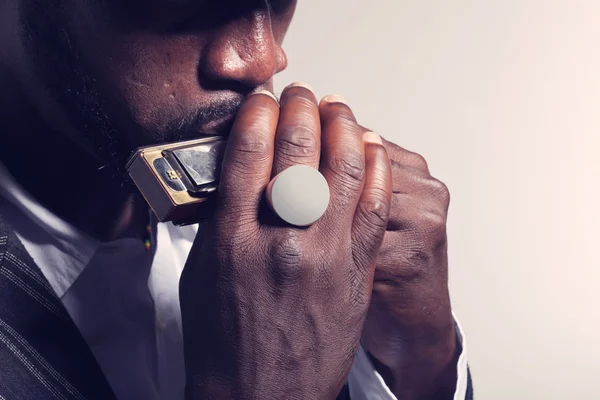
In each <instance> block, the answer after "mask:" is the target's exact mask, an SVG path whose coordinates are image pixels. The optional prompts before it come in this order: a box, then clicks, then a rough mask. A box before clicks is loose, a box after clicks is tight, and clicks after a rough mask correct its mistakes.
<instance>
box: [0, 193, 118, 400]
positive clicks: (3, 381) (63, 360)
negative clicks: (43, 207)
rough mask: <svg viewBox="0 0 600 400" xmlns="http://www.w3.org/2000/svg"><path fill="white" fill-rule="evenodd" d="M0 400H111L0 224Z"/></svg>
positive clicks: (49, 294) (63, 316)
mask: <svg viewBox="0 0 600 400" xmlns="http://www.w3.org/2000/svg"><path fill="white" fill-rule="evenodd" d="M1 206H2V199H0V400H1V399H6V400H9V399H11V400H12V399H17V400H18V399H60V400H71V399H77V400H84V399H89V400H91V399H98V400H100V399H102V400H110V399H115V396H114V394H113V393H112V391H111V389H110V387H109V385H108V383H107V381H106V379H105V378H104V375H103V374H102V372H101V370H100V367H99V366H98V363H97V362H96V360H95V359H94V357H93V355H92V353H91V351H90V350H89V348H88V346H87V344H86V343H85V341H84V339H83V337H82V336H81V334H80V333H79V331H78V329H77V327H76V326H75V324H74V323H73V321H72V320H71V318H70V317H69V315H68V313H67V311H66V309H65V308H64V306H63V305H62V303H61V301H60V299H59V298H58V297H57V296H56V295H55V293H54V291H53V290H52V288H51V287H50V284H49V283H48V281H47V280H46V278H45V277H44V276H43V274H42V273H41V271H40V269H39V268H38V267H37V266H36V265H35V263H34V261H33V260H32V259H31V257H30V256H29V254H27V252H26V251H25V248H24V247H23V245H22V243H21V242H20V240H19V239H18V238H17V236H16V235H15V234H14V232H12V230H11V228H10V227H9V226H8V224H7V223H6V222H5V221H4V219H3V218H2V212H1V210H2V207H1Z"/></svg>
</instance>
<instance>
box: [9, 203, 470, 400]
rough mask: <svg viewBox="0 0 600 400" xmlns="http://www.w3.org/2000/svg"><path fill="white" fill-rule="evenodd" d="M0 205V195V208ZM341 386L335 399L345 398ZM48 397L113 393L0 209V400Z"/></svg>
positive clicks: (105, 398) (107, 398)
mask: <svg viewBox="0 0 600 400" xmlns="http://www.w3.org/2000/svg"><path fill="white" fill-rule="evenodd" d="M1 206H2V199H1V198H0V211H1V209H2V207H1ZM469 381H470V379H469ZM470 386H471V385H470V382H469V393H468V394H467V400H469V399H472V394H471V393H470ZM347 389H348V388H347V386H345V387H344V390H342V392H341V393H340V396H339V397H338V400H343V399H349V395H348V390H347ZM51 399H56V400H113V399H115V400H116V397H115V395H114V394H113V393H112V390H111V389H110V386H109V384H108V382H107V381H106V379H105V377H104V375H103V373H102V371H101V369H100V367H99V365H98V363H97V362H96V360H95V359H94V356H93V355H92V353H91V351H90V349H89V348H88V346H87V344H86V343H85V341H84V339H83V337H82V336H81V334H80V333H79V331H78V329H77V327H76V326H75V324H74V323H73V321H72V320H71V318H70V317H69V315H68V313H67V311H66V309H65V308H64V306H63V305H62V302H61V301H60V299H59V298H58V297H57V296H56V294H55V293H54V291H53V290H52V288H51V287H50V284H49V283H48V281H47V280H46V278H45V277H44V276H43V274H42V273H41V271H40V269H39V268H38V267H37V265H36V264H35V263H34V261H33V260H32V259H31V257H30V256H29V254H28V253H27V252H26V251H25V248H24V247H23V245H22V243H21V242H20V240H19V239H18V238H17V236H16V235H15V234H14V232H13V231H12V230H11V228H10V227H9V226H8V224H7V223H6V221H4V219H3V218H2V213H1V212H0V400H51ZM140 400H143V399H140Z"/></svg>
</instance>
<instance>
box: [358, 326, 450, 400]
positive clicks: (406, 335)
mask: <svg viewBox="0 0 600 400" xmlns="http://www.w3.org/2000/svg"><path fill="white" fill-rule="evenodd" d="M381 339H382V338H381V337H379V339H377V338H376V337H373V336H371V337H369V336H368V335H365V337H363V343H364V346H365V349H366V351H367V354H368V355H369V358H370V359H371V362H372V363H373V366H374V367H375V369H376V370H377V371H378V372H379V374H380V375H381V376H382V378H383V379H384V381H385V382H386V384H387V386H388V387H389V388H390V390H391V391H392V392H393V393H394V394H395V396H396V397H397V398H398V399H399V400H403V399H413V398H418V399H436V400H440V399H452V398H453V396H454V392H455V390H456V381H457V364H458V358H459V356H460V354H461V351H462V348H461V346H460V344H459V342H458V340H457V336H456V328H455V325H454V322H453V321H452V323H451V324H449V326H444V327H441V326H438V327H437V328H435V329H433V328H432V327H426V328H421V329H418V328H416V327H412V329H410V330H403V332H397V333H396V336H394V337H393V338H390V339H388V340H381Z"/></svg>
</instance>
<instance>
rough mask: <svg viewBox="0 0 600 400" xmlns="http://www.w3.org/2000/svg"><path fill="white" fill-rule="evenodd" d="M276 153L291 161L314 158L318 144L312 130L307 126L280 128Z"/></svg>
mask: <svg viewBox="0 0 600 400" xmlns="http://www.w3.org/2000/svg"><path fill="white" fill-rule="evenodd" d="M277 151H278V152H279V153H281V154H283V155H285V156H287V157H290V158H292V159H306V158H314V157H316V155H317V153H318V142H317V138H316V135H315V134H314V130H313V129H312V128H311V127H310V126H308V124H298V125H296V126H291V127H286V128H282V131H281V133H280V135H278V138H277Z"/></svg>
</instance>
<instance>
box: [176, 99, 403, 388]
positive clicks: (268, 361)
mask: <svg viewBox="0 0 600 400" xmlns="http://www.w3.org/2000/svg"><path fill="white" fill-rule="evenodd" d="M362 134H363V129H362V128H361V127H360V126H359V125H358V124H357V123H356V120H355V118H354V116H353V114H352V111H351V110H350V109H349V108H348V106H346V105H345V104H343V103H341V102H336V101H322V102H321V103H320V104H317V100H316V98H315V97H314V94H313V93H312V92H311V91H310V90H308V89H306V88H304V87H290V88H287V89H286V90H285V91H284V92H283V94H282V96H281V107H280V106H279V105H278V104H277V102H276V101H275V100H274V99H273V98H271V97H269V96H268V95H265V94H260V93H258V94H254V95H250V96H248V98H247V99H246V101H245V103H244V104H243V105H242V107H241V108H240V110H239V112H238V115H237V117H236V121H235V123H234V126H233V129H232V131H231V134H230V137H229V140H228V145H227V150H226V153H225V157H224V161H223V168H222V172H221V181H220V187H219V199H218V204H217V208H216V212H215V215H214V218H213V219H212V221H211V222H210V223H209V224H208V226H207V228H206V229H207V230H206V232H204V235H203V237H204V241H202V240H201V239H200V238H198V239H197V240H196V242H195V243H194V246H193V248H192V251H191V253H190V255H189V257H188V260H187V263H186V266H185V269H184V272H183V276H182V279H181V283H180V302H181V310H182V318H183V333H184V349H185V363H186V375H187V387H186V397H187V398H188V399H217V398H219V399H221V398H223V399H234V398H244V399H328V398H330V399H333V398H335V397H336V395H337V394H338V392H339V391H340V389H341V387H342V386H343V384H344V382H345V380H346V377H347V375H348V373H349V371H350V368H351V366H352V363H353V360H354V354H355V352H356V349H357V347H358V343H359V340H360V335H361V332H362V327H363V323H364V318H365V316H366V312H367V309H368V305H369V300H370V296H371V292H372V282H373V274H374V270H375V258H376V256H377V253H378V250H379V248H380V246H381V243H382V240H383V235H384V233H385V229H386V226H387V225H388V216H389V210H390V204H391V197H392V183H391V165H390V161H389V158H388V155H387V153H386V151H385V148H384V147H383V146H382V145H381V144H376V143H365V142H364V141H363V138H362ZM294 164H306V165H310V166H313V167H315V168H320V171H321V173H322V174H323V175H324V176H325V178H326V180H327V182H328V184H329V186H330V190H331V201H330V204H329V208H328V210H327V212H326V213H325V215H324V216H323V217H322V218H321V219H320V220H319V221H317V222H316V223H315V224H313V225H312V226H310V227H308V228H305V229H300V228H296V227H291V226H286V225H284V224H282V223H279V222H278V221H277V220H276V219H275V218H274V217H273V214H272V213H271V212H270V211H269V210H267V209H266V207H265V205H264V204H265V202H264V196H263V192H264V189H265V187H266V186H267V184H268V183H269V181H270V179H271V178H272V177H273V176H275V175H276V174H277V173H279V172H280V171H282V170H284V169H285V168H287V167H289V166H291V165H294Z"/></svg>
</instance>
